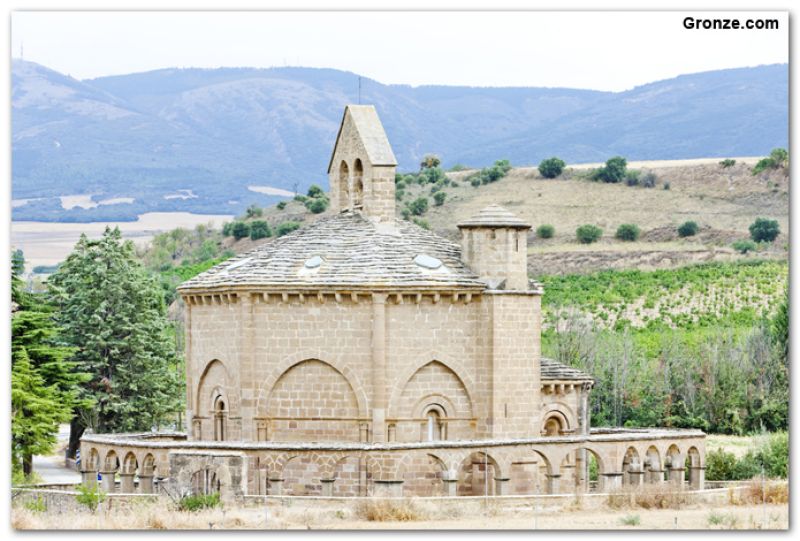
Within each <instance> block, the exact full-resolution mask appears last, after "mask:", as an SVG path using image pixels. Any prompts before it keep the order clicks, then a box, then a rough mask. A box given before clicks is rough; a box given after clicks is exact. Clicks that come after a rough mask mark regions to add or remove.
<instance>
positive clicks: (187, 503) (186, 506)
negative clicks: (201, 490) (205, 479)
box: [178, 492, 220, 512]
mask: <svg viewBox="0 0 800 541" xmlns="http://www.w3.org/2000/svg"><path fill="white" fill-rule="evenodd" d="M219 506H220V499H219V492H215V493H213V494H196V495H194V496H184V497H183V498H181V499H180V500H179V501H178V509H180V510H181V511H191V512H195V511H201V510H203V509H213V508H214V507H219Z"/></svg>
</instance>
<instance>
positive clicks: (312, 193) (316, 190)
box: [306, 184, 325, 197]
mask: <svg viewBox="0 0 800 541" xmlns="http://www.w3.org/2000/svg"><path fill="white" fill-rule="evenodd" d="M306 195H308V197H321V196H323V197H324V196H325V192H324V191H323V189H322V188H320V187H319V185H317V184H312V185H311V186H309V188H308V192H306Z"/></svg>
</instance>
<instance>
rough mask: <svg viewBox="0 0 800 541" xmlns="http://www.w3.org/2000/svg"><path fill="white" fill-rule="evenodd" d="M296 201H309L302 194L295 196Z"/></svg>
mask: <svg viewBox="0 0 800 541" xmlns="http://www.w3.org/2000/svg"><path fill="white" fill-rule="evenodd" d="M294 200H295V201H300V202H301V203H305V202H306V201H307V200H308V197H306V196H305V195H302V194H297V195H295V196H294Z"/></svg>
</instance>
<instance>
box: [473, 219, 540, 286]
mask: <svg viewBox="0 0 800 541" xmlns="http://www.w3.org/2000/svg"><path fill="white" fill-rule="evenodd" d="M458 228H459V229H460V230H461V257H462V259H463V261H464V263H466V264H467V265H468V266H469V267H470V268H471V269H472V270H473V272H475V273H476V274H477V275H478V276H480V278H481V279H482V280H484V281H486V283H487V285H488V286H489V288H490V289H504V290H513V291H527V290H528V231H529V230H530V228H531V225H530V224H529V223H526V222H525V221H523V220H521V219H520V218H518V217H517V216H515V215H514V214H512V213H511V212H509V211H508V210H506V209H504V208H503V207H501V206H499V205H489V206H488V207H486V208H485V209H483V210H481V211H480V212H479V213H478V214H476V215H475V216H473V217H472V218H469V219H468V220H465V221H463V222H461V223H459V224H458Z"/></svg>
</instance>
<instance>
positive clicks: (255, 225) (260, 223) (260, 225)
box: [250, 220, 272, 240]
mask: <svg viewBox="0 0 800 541" xmlns="http://www.w3.org/2000/svg"><path fill="white" fill-rule="evenodd" d="M270 236H272V231H271V230H270V227H269V224H268V223H267V222H265V221H264V220H255V221H253V222H252V223H251V224H250V238H251V239H252V240H258V239H264V238H267V237H270Z"/></svg>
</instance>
